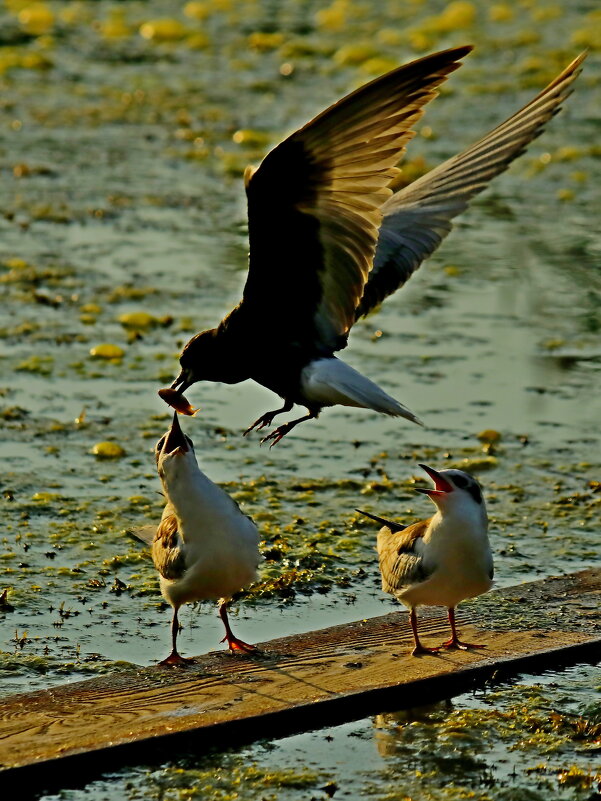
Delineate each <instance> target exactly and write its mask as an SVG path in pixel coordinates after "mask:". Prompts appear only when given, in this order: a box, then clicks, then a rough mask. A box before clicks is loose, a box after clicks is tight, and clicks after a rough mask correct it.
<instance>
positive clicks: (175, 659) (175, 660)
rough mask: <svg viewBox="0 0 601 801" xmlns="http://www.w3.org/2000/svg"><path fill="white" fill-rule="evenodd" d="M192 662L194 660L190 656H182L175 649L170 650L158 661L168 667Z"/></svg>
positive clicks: (185, 665) (181, 665)
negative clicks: (167, 654)
mask: <svg viewBox="0 0 601 801" xmlns="http://www.w3.org/2000/svg"><path fill="white" fill-rule="evenodd" d="M193 664H194V660H193V659H192V658H190V657H185V656H182V655H181V654H179V653H178V652H177V651H172V652H171V653H170V654H169V656H168V657H167V658H166V659H163V660H161V661H160V662H159V665H161V666H169V667H176V666H177V667H187V666H188V665H193Z"/></svg>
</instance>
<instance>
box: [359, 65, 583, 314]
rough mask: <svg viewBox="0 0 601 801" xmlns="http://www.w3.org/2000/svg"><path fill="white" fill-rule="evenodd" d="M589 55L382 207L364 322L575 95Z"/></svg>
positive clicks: (361, 311) (362, 304)
mask: <svg viewBox="0 0 601 801" xmlns="http://www.w3.org/2000/svg"><path fill="white" fill-rule="evenodd" d="M585 55H586V54H584V53H583V54H582V55H580V56H578V58H576V59H575V60H574V61H573V62H572V63H571V64H570V65H569V66H568V67H566V69H565V70H564V71H563V72H562V73H561V74H560V75H558V76H557V78H555V80H553V81H552V82H551V83H550V84H549V85H548V86H547V87H546V88H545V89H543V91H542V92H540V94H538V95H537V96H536V97H535V98H534V99H533V100H531V101H530V103H528V104H527V105H526V106H524V107H523V108H522V109H520V111H518V112H516V114H514V115H513V116H512V117H510V118H509V119H508V120H506V121H505V122H504V123H502V124H501V125H499V126H498V127H497V128H495V129H494V130H493V131H491V132H490V133H488V134H487V135H486V136H484V137H483V138H482V139H480V140H479V141H478V142H476V143H475V144H474V145H472V146H471V147H469V148H468V149H467V150H464V151H463V152H462V153H459V154H458V155H456V156H453V157H452V158H450V159H448V160H447V161H445V162H444V163H443V164H441V165H439V166H438V167H436V168H435V169H433V170H431V171H430V172H428V173H427V174H426V175H424V176H422V177H421V178H419V179H418V180H416V181H414V182H413V183H411V184H409V186H407V187H405V188H403V189H401V190H400V191H398V192H396V193H395V194H394V195H393V196H392V197H391V198H389V199H388V200H387V201H386V202H385V203H384V205H383V206H382V213H383V221H382V226H381V228H380V235H379V239H378V244H377V249H376V254H375V257H374V267H373V270H372V272H371V274H370V277H369V280H368V282H367V285H366V287H365V292H364V294H363V297H362V299H361V302H360V304H359V306H358V308H357V310H356V317H357V318H359V317H361V316H363V315H365V314H367V313H368V312H370V311H371V310H372V309H374V308H375V307H376V306H378V305H379V304H380V303H381V302H382V301H383V300H384V298H386V297H387V296H388V295H390V294H392V293H393V292H395V291H396V290H397V289H398V288H399V287H401V286H402V285H403V284H404V283H405V282H406V281H407V280H408V279H409V278H410V276H411V275H412V274H413V273H414V272H415V270H417V268H418V267H419V266H420V264H421V263H422V261H424V259H426V258H427V257H428V256H430V255H431V254H432V253H433V252H434V251H435V250H436V248H437V247H438V246H439V245H440V243H441V242H442V240H443V239H444V238H445V236H446V235H447V234H448V233H449V231H450V230H451V228H452V222H451V221H452V220H453V218H454V217H455V216H457V215H458V214H460V213H461V212H462V211H464V210H465V209H466V208H467V205H468V202H469V201H470V200H471V198H473V197H474V196H475V195H477V194H478V193H479V192H481V191H482V190H483V189H484V188H485V187H486V186H487V185H488V184H489V182H490V181H491V180H492V179H493V178H494V177H495V176H496V175H499V173H501V172H503V171H504V170H506V169H507V167H508V166H509V165H510V164H511V162H512V161H513V160H514V159H515V158H517V157H518V156H519V155H520V154H521V153H523V152H524V150H525V149H526V147H527V145H528V144H529V143H530V142H531V141H532V140H533V139H535V138H536V137H537V136H539V135H540V134H541V133H542V131H543V130H544V127H545V125H546V123H547V122H548V121H549V120H550V119H551V118H552V117H553V116H554V115H555V114H557V112H558V111H559V109H560V107H561V104H562V103H563V101H564V100H565V99H566V98H567V97H568V96H569V95H570V94H571V91H572V89H571V84H572V83H573V81H574V80H575V79H576V77H577V76H578V75H579V73H580V72H581V64H582V62H583V60H584V58H585Z"/></svg>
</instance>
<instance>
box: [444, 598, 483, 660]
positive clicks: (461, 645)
mask: <svg viewBox="0 0 601 801" xmlns="http://www.w3.org/2000/svg"><path fill="white" fill-rule="evenodd" d="M449 623H450V624H451V637H450V639H448V640H446V642H443V644H442V645H441V648H458V649H459V650H460V651H468V650H469V649H470V648H486V645H476V644H475V643H473V642H461V640H460V639H459V636H458V634H457V628H456V626H455V609H454V607H451V608H450V609H449Z"/></svg>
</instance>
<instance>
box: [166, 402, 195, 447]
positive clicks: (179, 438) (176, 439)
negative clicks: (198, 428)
mask: <svg viewBox="0 0 601 801" xmlns="http://www.w3.org/2000/svg"><path fill="white" fill-rule="evenodd" d="M178 448H179V449H180V451H181V452H182V453H186V452H187V451H188V450H190V449H189V447H188V443H187V442H186V438H185V437H184V432H183V431H182V429H181V427H180V424H179V420H178V414H177V412H174V413H173V420H172V422H171V428H170V429H169V431H168V432H167V437H166V438H165V442H164V443H163V451H162V452H163V453H166V454H170V453H173V452H174V451H175V450H177V449H178Z"/></svg>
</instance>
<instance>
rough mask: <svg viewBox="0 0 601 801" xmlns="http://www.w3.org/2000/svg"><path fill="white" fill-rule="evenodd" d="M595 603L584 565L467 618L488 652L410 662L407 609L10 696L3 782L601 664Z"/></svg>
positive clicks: (429, 632)
mask: <svg viewBox="0 0 601 801" xmlns="http://www.w3.org/2000/svg"><path fill="white" fill-rule="evenodd" d="M600 600H601V570H599V569H597V570H587V571H584V572H582V573H578V574H575V575H572V576H565V577H561V578H552V579H546V580H545V581H540V582H532V583H530V584H524V585H520V586H519V587H513V588H509V589H506V590H503V591H497V592H494V593H490V594H489V595H488V596H487V599H486V603H485V604H482V603H480V604H479V605H477V606H476V608H475V609H471V610H468V612H467V613H464V614H463V615H461V616H460V629H461V633H462V637H463V638H464V639H466V640H467V641H473V642H477V643H482V642H483V643H486V644H487V646H488V647H487V648H486V649H485V650H478V651H470V652H463V651H445V652H441V654H440V655H436V656H430V655H428V656H423V657H419V658H416V657H412V656H410V651H411V647H412V640H411V632H410V629H409V626H408V623H407V616H406V614H404V613H402V612H399V613H393V614H389V615H385V616H383V617H378V618H373V619H370V620H361V621H358V622H356V623H351V624H348V625H343V626H336V627H333V628H330V629H324V630H321V631H314V632H309V633H307V634H302V635H297V636H293V637H286V638H282V639H278V640H272V641H270V642H266V643H263V644H261V648H262V651H263V653H262V655H260V656H258V655H257V656H254V655H253V656H247V655H237V654H234V655H230V654H229V653H227V652H213V653H210V654H207V655H206V656H202V657H198V658H197V659H196V661H195V663H194V665H192V666H190V667H187V668H183V669H182V668H160V667H151V668H140V669H135V668H134V667H132V670H131V671H128V672H126V673H120V674H116V675H113V676H107V677H100V678H96V679H91V680H88V681H83V682H78V683H76V684H70V685H64V686H60V687H56V688H53V689H50V690H44V691H39V692H35V693H31V694H28V695H18V696H12V697H10V698H8V699H6V700H5V701H4V702H3V703H2V705H1V710H0V782H3V783H4V786H6V784H5V783H6V781H8V780H10V778H14V779H15V780H18V782H19V787H21V788H22V789H24V788H25V787H28V786H33V785H34V784H37V785H39V786H45V785H46V784H48V785H50V784H52V783H53V781H56V780H57V777H60V780H61V781H62V782H64V780H65V777H66V776H68V777H69V779H70V780H71V781H74V782H77V781H78V777H79V780H84V779H89V778H90V776H91V773H94V772H98V770H99V766H102V769H103V770H105V771H106V770H111V769H113V768H115V767H116V766H117V765H119V764H123V763H124V762H131V761H136V760H141V761H143V762H148V761H152V760H153V759H156V758H165V757H167V755H168V754H169V751H170V749H176V748H177V749H181V748H182V747H186V748H188V749H191V750H202V749H203V748H206V747H207V745H208V744H210V745H214V744H217V743H219V742H228V743H231V742H233V741H244V740H250V739H256V738H260V737H270V738H271V737H275V736H278V735H282V734H286V733H289V732H292V731H299V730H307V729H312V728H317V727H319V726H325V725H331V724H334V723H339V722H343V721H348V720H353V719H357V718H359V717H362V716H364V715H367V714H373V713H376V712H379V711H382V710H384V709H398V708H402V707H408V706H415V705H418V704H420V703H425V702H429V701H432V700H434V699H439V698H442V697H445V696H450V695H453V694H456V693H457V692H462V691H465V690H466V689H469V688H470V687H473V686H475V685H477V684H481V683H483V682H485V681H487V680H490V679H491V678H496V677H499V676H507V675H509V674H510V673H515V672H518V671H520V670H525V669H528V670H538V669H544V668H549V667H551V668H552V667H558V666H560V665H562V664H567V663H574V662H577V661H584V660H591V659H592V660H595V659H601V611H600V604H599V601H600ZM516 620H517V621H518V622H517V623H516V622H515V621H516ZM421 629H422V631H423V634H424V637H423V639H424V642H425V644H439V643H440V642H441V641H442V640H443V639H446V638H447V636H448V626H447V622H446V618H445V617H444V615H441V614H436V615H431V616H427V614H426V613H424V615H423V618H422V624H421Z"/></svg>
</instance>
